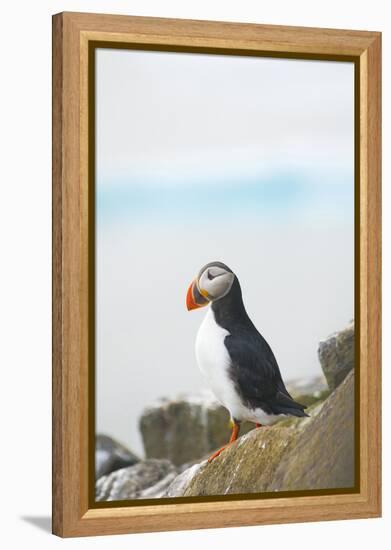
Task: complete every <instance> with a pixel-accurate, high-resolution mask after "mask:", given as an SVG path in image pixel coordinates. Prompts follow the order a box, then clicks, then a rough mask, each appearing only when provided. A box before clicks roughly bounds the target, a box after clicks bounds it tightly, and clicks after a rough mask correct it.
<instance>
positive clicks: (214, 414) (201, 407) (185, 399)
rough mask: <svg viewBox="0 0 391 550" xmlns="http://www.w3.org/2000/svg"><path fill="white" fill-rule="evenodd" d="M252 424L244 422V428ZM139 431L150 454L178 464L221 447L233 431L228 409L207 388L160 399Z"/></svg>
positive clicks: (149, 409)
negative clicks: (202, 391)
mask: <svg viewBox="0 0 391 550" xmlns="http://www.w3.org/2000/svg"><path fill="white" fill-rule="evenodd" d="M253 427H254V424H251V423H243V425H242V430H241V431H242V433H246V432H247V431H249V430H250V429H252V428H253ZM140 431H141V435H142V438H143V443H144V449H145V455H146V456H147V457H148V458H167V459H169V460H170V461H171V462H172V463H173V464H175V465H177V466H179V465H181V464H185V463H187V462H193V461H194V460H197V459H200V458H202V457H203V456H205V455H207V454H208V453H210V452H211V451H212V450H214V449H216V448H217V447H221V446H222V445H224V444H225V443H226V442H227V441H228V440H229V437H230V433H231V429H230V426H229V414H228V411H227V410H226V409H225V408H224V407H222V406H221V405H220V404H219V403H218V402H217V401H216V400H215V399H214V398H213V396H212V395H211V394H210V393H208V392H205V393H203V394H200V395H196V396H192V395H184V396H181V397H179V398H178V399H175V400H171V401H170V400H168V399H161V400H159V401H157V402H156V404H155V405H153V406H150V407H148V408H147V409H146V410H145V411H144V413H143V414H142V416H141V419H140Z"/></svg>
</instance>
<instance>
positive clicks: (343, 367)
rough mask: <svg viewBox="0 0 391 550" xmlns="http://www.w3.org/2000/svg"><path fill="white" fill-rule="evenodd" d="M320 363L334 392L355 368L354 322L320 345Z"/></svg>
mask: <svg viewBox="0 0 391 550" xmlns="http://www.w3.org/2000/svg"><path fill="white" fill-rule="evenodd" d="M318 356H319V361H320V364H321V366H322V369H323V372H324V375H325V377H326V380H327V383H328V385H329V388H330V390H334V389H335V388H336V387H337V386H338V385H339V384H340V383H341V382H342V381H343V380H344V378H345V377H346V375H347V374H348V373H349V372H350V371H351V370H352V369H353V367H354V321H351V323H350V324H349V325H348V326H347V327H346V328H345V329H344V330H341V331H340V332H336V333H334V334H332V335H331V336H329V337H328V338H327V339H326V340H324V341H322V342H320V343H319V349H318Z"/></svg>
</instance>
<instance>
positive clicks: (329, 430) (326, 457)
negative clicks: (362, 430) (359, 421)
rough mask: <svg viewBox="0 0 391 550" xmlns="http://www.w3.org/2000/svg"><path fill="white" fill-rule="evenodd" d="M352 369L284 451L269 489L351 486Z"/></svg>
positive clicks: (352, 446) (287, 489)
mask: <svg viewBox="0 0 391 550" xmlns="http://www.w3.org/2000/svg"><path fill="white" fill-rule="evenodd" d="M354 476H355V466H354V373H353V372H350V373H349V374H348V376H347V377H346V378H345V380H344V381H343V382H342V383H341V384H340V385H339V386H338V388H337V389H336V390H335V392H334V393H333V394H331V396H330V397H329V398H328V399H327V400H326V401H325V402H324V404H323V406H322V407H321V410H320V411H319V413H318V414H317V415H316V416H315V417H314V418H313V420H312V421H311V422H309V423H308V424H306V425H305V426H304V428H303V429H302V430H301V431H299V433H298V436H297V437H296V438H295V441H294V444H293V445H291V446H290V448H289V449H288V450H287V453H286V454H284V456H283V458H282V460H281V462H280V464H279V466H278V468H277V471H276V472H275V476H274V479H273V481H272V483H271V484H270V487H269V490H271V491H296V490H305V489H335V488H340V487H353V486H354Z"/></svg>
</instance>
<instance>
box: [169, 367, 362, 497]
mask: <svg viewBox="0 0 391 550" xmlns="http://www.w3.org/2000/svg"><path fill="white" fill-rule="evenodd" d="M314 407H317V408H318V411H317V414H314V415H313V416H311V418H306V419H304V421H301V422H300V423H298V425H297V426H296V428H295V429H292V428H290V427H285V426H282V425H280V424H277V425H275V426H273V427H269V428H260V429H258V430H252V431H251V432H250V433H248V434H246V435H244V436H242V437H241V438H239V440H238V441H237V442H235V443H234V444H233V445H231V446H230V447H229V448H227V449H226V450H225V451H224V452H223V453H222V454H221V455H220V456H219V457H218V458H217V459H215V460H214V461H213V462H212V463H210V464H208V463H207V462H203V463H202V464H199V465H198V466H197V465H194V466H192V467H191V468H190V469H188V470H186V471H185V472H183V473H181V474H180V476H178V477H177V478H175V480H174V481H173V483H172V484H171V485H170V486H169V488H168V489H167V491H166V496H201V495H220V494H232V493H255V492H256V493H258V492H270V491H290V490H305V489H323V488H337V487H352V486H353V485H354V373H353V372H352V373H350V374H349V375H348V376H347V377H346V379H345V381H344V382H343V383H342V384H341V385H340V386H339V387H338V388H337V389H336V390H335V392H333V394H331V395H330V396H329V397H328V399H327V400H326V401H324V402H323V403H321V404H318V405H314Z"/></svg>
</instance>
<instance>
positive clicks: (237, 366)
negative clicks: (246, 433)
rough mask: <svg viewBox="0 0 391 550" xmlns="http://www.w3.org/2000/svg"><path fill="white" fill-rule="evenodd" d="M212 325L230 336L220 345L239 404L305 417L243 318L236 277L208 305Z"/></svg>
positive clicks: (258, 337) (263, 342) (270, 354)
mask: <svg viewBox="0 0 391 550" xmlns="http://www.w3.org/2000/svg"><path fill="white" fill-rule="evenodd" d="M211 307H212V310H213V312H214V315H215V320H216V323H217V324H218V325H219V326H221V327H222V328H224V329H226V330H227V331H228V332H229V333H230V334H229V335H227V336H226V337H225V340H224V344H225V346H226V348H227V350H228V353H229V356H230V358H231V365H230V366H229V375H230V377H231V379H232V381H233V383H234V385H235V389H236V391H237V392H238V394H239V396H240V398H241V400H242V402H243V404H244V405H245V406H246V407H248V408H251V409H256V408H261V409H263V410H264V411H265V413H267V414H290V415H293V416H307V415H306V413H305V412H304V410H303V409H305V406H303V405H300V403H297V402H296V401H294V400H293V399H292V397H291V396H290V395H289V393H288V391H287V389H286V387H285V384H284V382H283V380H282V377H281V373H280V369H279V367H278V364H277V361H276V358H275V357H274V354H273V352H272V350H271V348H270V346H269V344H268V343H267V342H266V340H265V339H264V338H263V336H262V335H261V334H260V333H259V332H258V330H257V329H256V328H255V326H254V324H253V323H252V321H251V319H250V318H249V316H248V315H247V312H246V309H245V307H244V304H243V299H242V291H241V288H240V284H239V281H238V278H237V277H236V276H235V279H234V282H233V284H232V287H231V289H230V291H229V292H228V294H227V295H226V296H224V297H223V298H220V299H219V300H215V301H214V302H212V305H211Z"/></svg>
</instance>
